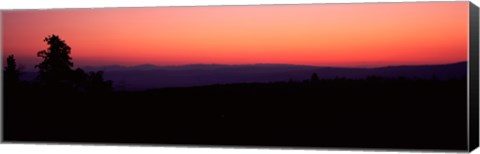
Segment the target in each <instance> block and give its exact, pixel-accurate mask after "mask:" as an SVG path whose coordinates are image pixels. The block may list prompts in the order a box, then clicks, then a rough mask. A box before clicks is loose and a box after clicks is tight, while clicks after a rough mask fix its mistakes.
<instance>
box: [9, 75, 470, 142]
mask: <svg viewBox="0 0 480 154" xmlns="http://www.w3.org/2000/svg"><path fill="white" fill-rule="evenodd" d="M466 85H467V83H466V80H465V79H463V80H462V79H451V80H437V79H435V78H432V79H410V78H382V77H374V76H372V77H368V78H365V79H345V78H336V79H317V78H314V77H312V79H311V80H306V81H303V82H294V81H291V82H287V81H286V82H270V83H238V84H218V85H210V86H198V87H184V88H162V89H156V90H148V91H138V92H97V93H89V92H67V91H52V90H45V89H42V88H41V87H37V86H34V85H30V84H20V85H19V86H17V87H16V88H15V89H14V90H10V91H6V94H5V99H4V109H7V110H4V126H5V127H4V139H5V141H40V142H45V141H46V142H48V141H51V142H79V143H84V142H89V143H143V144H195V145H253V146H290V147H350V148H355V147H358V148H400V149H403V148H405V149H449V150H464V149H466V145H467V143H466V141H467V140H466V136H467V134H466V130H467V129H466V122H467V117H466V113H465V112H466V107H467V106H466V104H467V103H466V102H467V97H466V94H467V92H466V90H467V87H466Z"/></svg>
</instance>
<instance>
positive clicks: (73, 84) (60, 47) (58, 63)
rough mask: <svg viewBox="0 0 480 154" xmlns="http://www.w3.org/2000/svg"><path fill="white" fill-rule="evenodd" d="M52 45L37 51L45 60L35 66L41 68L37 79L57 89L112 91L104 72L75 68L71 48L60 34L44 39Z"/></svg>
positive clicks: (110, 83)
mask: <svg viewBox="0 0 480 154" xmlns="http://www.w3.org/2000/svg"><path fill="white" fill-rule="evenodd" d="M43 41H44V42H47V44H48V45H49V46H50V47H48V49H47V50H42V51H39V52H38V53H37V57H41V58H43V61H42V62H41V63H40V64H38V65H36V66H35V67H36V68H38V69H39V75H38V77H37V80H38V81H40V83H42V84H44V85H47V87H49V88H52V89H55V90H65V89H70V90H76V91H92V92H93V91H110V90H111V89H112V82H111V81H105V80H104V79H103V72H90V74H87V73H86V72H85V71H84V70H82V69H80V68H77V69H75V70H74V69H73V62H72V57H70V53H71V48H70V46H68V45H67V44H66V43H65V41H64V40H62V39H60V37H59V36H58V35H54V34H52V35H50V36H48V37H45V39H44V40H43Z"/></svg>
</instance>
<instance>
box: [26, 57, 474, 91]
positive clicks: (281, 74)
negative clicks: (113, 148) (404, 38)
mask: <svg viewBox="0 0 480 154" xmlns="http://www.w3.org/2000/svg"><path fill="white" fill-rule="evenodd" d="M84 69H85V70H86V71H100V70H103V71H104V72H105V74H104V76H105V79H107V80H112V81H114V83H115V84H116V85H114V87H118V86H119V85H118V84H126V85H124V86H125V87H124V88H125V89H126V90H146V89H152V88H163V87H188V86H201V85H211V84H226V83H253V82H275V81H288V80H293V81H303V80H307V79H309V78H310V76H311V74H312V73H317V74H318V77H319V78H320V79H333V78H337V77H341V78H351V79H362V78H366V77H368V76H380V77H387V78H396V77H405V78H420V79H430V78H433V77H435V78H436V79H439V80H445V79H451V78H455V79H465V78H466V75H467V62H458V63H452V64H442V65H415V66H388V67H379V68H347V67H317V66H305V65H289V64H252V65H219V64H192V65H182V66H155V65H150V64H145V65H138V66H133V67H125V66H120V65H111V66H99V67H92V66H89V67H84ZM35 75H36V73H28V72H27V73H25V74H24V75H23V78H22V79H23V80H29V79H32V78H33V77H34V76H35Z"/></svg>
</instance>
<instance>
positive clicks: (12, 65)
mask: <svg viewBox="0 0 480 154" xmlns="http://www.w3.org/2000/svg"><path fill="white" fill-rule="evenodd" d="M3 75H4V77H5V79H4V81H5V84H15V83H18V81H19V80H20V79H19V78H20V70H19V69H18V68H17V63H16V62H15V57H14V56H13V55H9V56H8V57H7V66H5V70H4V72H3Z"/></svg>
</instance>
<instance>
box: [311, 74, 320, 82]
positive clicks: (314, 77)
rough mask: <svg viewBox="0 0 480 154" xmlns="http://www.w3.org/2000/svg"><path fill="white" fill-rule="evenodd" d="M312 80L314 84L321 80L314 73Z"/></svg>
mask: <svg viewBox="0 0 480 154" xmlns="http://www.w3.org/2000/svg"><path fill="white" fill-rule="evenodd" d="M310 80H311V81H312V82H317V81H319V80H320V79H319V78H318V75H317V73H313V74H312V77H310Z"/></svg>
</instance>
